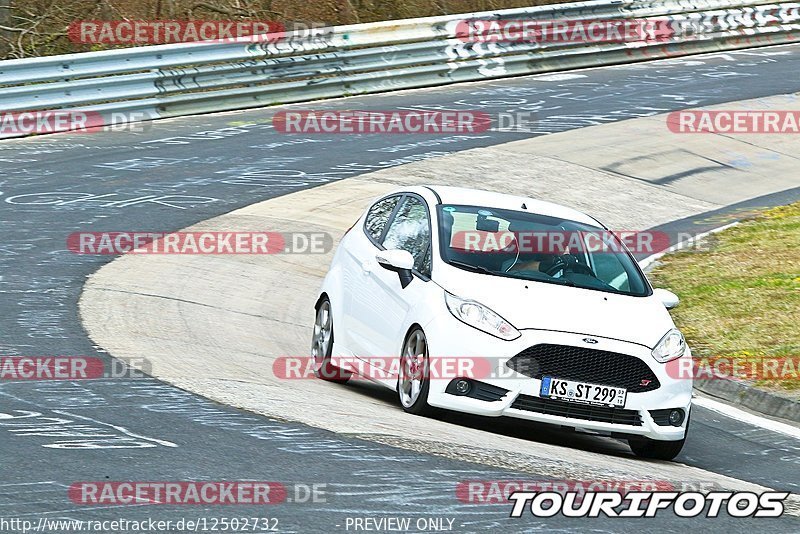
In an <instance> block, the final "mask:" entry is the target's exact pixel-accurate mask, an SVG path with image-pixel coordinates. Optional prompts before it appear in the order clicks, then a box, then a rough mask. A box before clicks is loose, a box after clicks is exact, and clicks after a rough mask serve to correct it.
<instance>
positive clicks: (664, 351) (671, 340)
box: [653, 328, 686, 363]
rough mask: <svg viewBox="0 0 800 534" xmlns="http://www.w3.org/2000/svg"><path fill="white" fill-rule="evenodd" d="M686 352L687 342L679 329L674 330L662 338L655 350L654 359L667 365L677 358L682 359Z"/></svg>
mask: <svg viewBox="0 0 800 534" xmlns="http://www.w3.org/2000/svg"><path fill="white" fill-rule="evenodd" d="M684 352H686V340H685V339H684V338H683V334H681V331H680V330H678V329H677V328H673V329H672V330H670V331H669V332H667V333H666V335H664V337H662V338H661V341H659V342H658V343H657V344H656V347H655V348H654V349H653V358H655V359H656V360H658V361H659V362H661V363H666V362H668V361H670V360H674V359H675V358H680V357H681V356H683V353H684Z"/></svg>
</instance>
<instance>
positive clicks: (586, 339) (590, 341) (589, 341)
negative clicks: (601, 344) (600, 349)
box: [583, 337, 597, 345]
mask: <svg viewBox="0 0 800 534" xmlns="http://www.w3.org/2000/svg"><path fill="white" fill-rule="evenodd" d="M583 342H584V343H590V344H592V345H597V340H596V339H592V338H590V337H585V338H583Z"/></svg>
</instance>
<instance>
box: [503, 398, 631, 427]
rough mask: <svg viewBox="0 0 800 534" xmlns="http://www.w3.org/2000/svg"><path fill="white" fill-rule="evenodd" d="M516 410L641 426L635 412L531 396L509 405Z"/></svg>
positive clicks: (517, 399) (518, 399)
mask: <svg viewBox="0 0 800 534" xmlns="http://www.w3.org/2000/svg"><path fill="white" fill-rule="evenodd" d="M511 407H512V408H515V409H517V410H525V411H528V412H537V413H542V414H547V415H558V416H561V417H570V418H572V419H583V420H586V421H599V422H602V423H613V424H617V425H631V426H642V416H641V415H639V412H638V411H636V410H625V409H623V408H610V407H608V406H592V405H589V404H580V403H577V402H564V401H558V400H553V399H543V398H541V397H533V396H531V395H520V396H518V397H517V398H516V400H515V401H514V403H513V404H512V405H511Z"/></svg>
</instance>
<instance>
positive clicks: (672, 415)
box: [669, 409, 683, 426]
mask: <svg viewBox="0 0 800 534" xmlns="http://www.w3.org/2000/svg"><path fill="white" fill-rule="evenodd" d="M681 423H683V410H680V409H678V410H672V411H671V412H669V424H671V425H672V426H681Z"/></svg>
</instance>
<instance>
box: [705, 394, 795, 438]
mask: <svg viewBox="0 0 800 534" xmlns="http://www.w3.org/2000/svg"><path fill="white" fill-rule="evenodd" d="M692 404H696V405H697V406H702V407H703V408H706V409H708V410H711V411H714V412H717V413H719V414H722V415H724V416H725V417H729V418H731V419H735V420H737V421H741V422H743V423H747V424H750V425H754V426H759V427H761V428H764V429H767V430H771V431H772V432H778V433H779V434H784V435H786V436H790V437H792V438H795V439H800V428H797V427H794V426H792V425H787V424H786V423H781V422H780V421H773V420H772V419H767V418H766V417H761V416H760V415H754V414H751V413H749V412H745V411H744V410H740V409H739V408H735V407H733V406H731V405H730V404H725V403H724V402H720V401H716V400H713V399H709V398H708V397H695V398H694V399H692Z"/></svg>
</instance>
